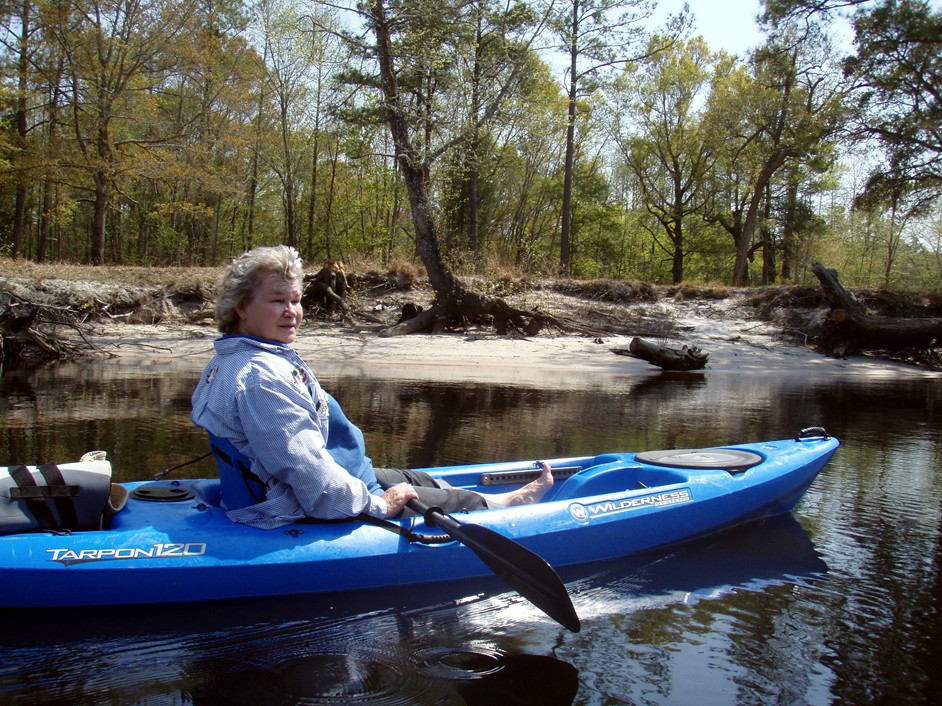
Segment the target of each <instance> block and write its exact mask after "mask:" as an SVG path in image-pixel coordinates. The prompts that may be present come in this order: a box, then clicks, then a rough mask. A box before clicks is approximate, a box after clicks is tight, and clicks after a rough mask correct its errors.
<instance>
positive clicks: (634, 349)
mask: <svg viewBox="0 0 942 706" xmlns="http://www.w3.org/2000/svg"><path fill="white" fill-rule="evenodd" d="M613 352H614V353H616V354H617V355H630V356H633V357H635V358H640V359H641V360H644V361H647V362H648V363H650V364H651V365H656V366H657V367H659V368H661V369H662V370H702V369H703V368H705V367H706V364H707V361H708V360H709V358H710V356H709V354H707V353H704V352H703V351H702V350H700V349H699V348H697V347H696V346H683V347H682V348H668V347H666V346H659V345H657V344H655V343H649V342H648V341H645V340H644V339H641V338H638V337H637V336H636V337H635V338H632V339H631V343H629V344H628V350H627V351H626V350H625V349H624V348H615V349H613Z"/></svg>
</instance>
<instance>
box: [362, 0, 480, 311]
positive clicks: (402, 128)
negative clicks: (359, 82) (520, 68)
mask: <svg viewBox="0 0 942 706" xmlns="http://www.w3.org/2000/svg"><path fill="white" fill-rule="evenodd" d="M373 22H374V31H375V33H376V48H377V54H378V58H379V70H380V84H381V87H382V91H383V98H384V104H385V107H386V120H387V122H388V124H389V129H390V132H391V134H392V138H393V144H394V145H395V147H396V159H397V161H398V164H399V169H400V170H401V172H402V176H403V180H404V181H405V184H406V191H407V193H408V194H409V204H410V206H411V209H412V225H413V227H414V228H415V239H416V251H417V252H418V255H419V258H420V259H421V260H422V264H423V265H425V269H426V271H427V272H428V278H429V284H431V285H432V288H433V289H434V290H435V293H436V294H437V297H438V298H439V299H446V298H450V297H454V296H456V295H458V294H459V293H463V291H464V290H463V287H462V286H461V284H460V283H459V282H458V280H457V279H456V278H455V276H454V275H453V274H452V273H451V270H449V268H448V266H447V265H446V264H445V260H444V258H443V257H442V252H441V247H440V246H439V243H438V234H437V232H436V226H435V220H434V218H433V216H432V208H431V201H430V199H429V195H428V188H427V185H426V172H425V166H424V165H423V164H421V162H420V159H419V156H418V154H417V153H416V151H415V149H414V148H413V146H412V142H411V140H410V139H409V127H408V125H407V124H406V119H405V115H404V109H403V108H402V105H401V100H400V95H399V86H398V82H397V80H396V71H395V67H394V66H393V48H392V36H391V30H390V27H389V23H388V21H387V19H386V7H385V5H384V2H383V0H374V2H373Z"/></svg>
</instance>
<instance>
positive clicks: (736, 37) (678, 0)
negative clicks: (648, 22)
mask: <svg viewBox="0 0 942 706" xmlns="http://www.w3.org/2000/svg"><path fill="white" fill-rule="evenodd" d="M687 2H688V4H689V5H690V12H691V13H692V14H693V22H694V25H693V34H694V35H697V34H702V35H703V37H704V39H706V42H707V45H708V46H709V47H710V49H713V50H718V49H725V50H726V51H728V52H729V53H731V54H736V55H738V56H739V57H744V56H745V54H746V52H747V51H748V50H749V49H752V48H753V47H755V46H756V45H758V44H759V42H760V41H761V39H762V35H761V34H760V33H759V29H758V27H757V25H756V20H755V18H756V15H758V14H759V9H760V8H759V5H760V3H759V0H687ZM683 5H684V0H660V1H659V2H658V9H657V13H656V17H657V18H660V19H662V18H664V17H666V16H667V15H668V14H673V13H677V12H680V10H681V8H682V7H683Z"/></svg>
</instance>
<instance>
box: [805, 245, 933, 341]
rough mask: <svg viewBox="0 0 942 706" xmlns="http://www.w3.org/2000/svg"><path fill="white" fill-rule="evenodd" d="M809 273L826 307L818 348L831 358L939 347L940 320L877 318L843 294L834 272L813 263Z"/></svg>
mask: <svg viewBox="0 0 942 706" xmlns="http://www.w3.org/2000/svg"><path fill="white" fill-rule="evenodd" d="M811 271H812V272H813V273H814V275H815V277H817V278H818V281H819V282H820V283H821V288H822V289H823V290H824V296H825V298H826V300H827V302H828V305H829V306H830V312H829V314H828V317H827V320H826V321H825V322H824V325H823V327H822V333H821V337H820V340H819V348H820V349H821V350H822V351H823V352H824V353H825V354H826V355H829V356H831V357H834V358H843V357H844V356H847V355H851V354H853V353H860V352H862V351H868V350H869V351H879V350H884V351H900V350H905V349H909V348H914V349H922V350H927V349H930V348H935V347H938V346H939V345H940V344H942V318H898V317H888V316H877V315H873V314H870V313H869V312H868V311H867V307H866V305H865V304H864V303H863V302H862V301H861V300H860V299H858V298H857V297H856V296H854V294H853V293H851V292H849V291H847V290H846V289H845V288H844V287H843V285H841V283H840V281H839V280H838V276H837V271H835V270H833V269H829V268H827V267H825V266H824V265H822V264H821V263H820V262H816V263H815V264H814V265H812V266H811Z"/></svg>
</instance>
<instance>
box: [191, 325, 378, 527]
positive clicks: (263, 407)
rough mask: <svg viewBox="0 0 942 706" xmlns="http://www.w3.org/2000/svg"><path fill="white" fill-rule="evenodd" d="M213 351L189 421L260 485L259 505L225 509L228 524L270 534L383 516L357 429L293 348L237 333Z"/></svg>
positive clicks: (198, 386)
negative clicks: (305, 521)
mask: <svg viewBox="0 0 942 706" xmlns="http://www.w3.org/2000/svg"><path fill="white" fill-rule="evenodd" d="M214 347H215V350H216V355H215V356H213V359H212V360H210V362H209V363H208V364H207V366H206V369H205V370H204V371H203V375H202V377H201V378H200V381H199V383H198V384H197V386H196V390H195V391H194V392H193V398H192V403H193V412H192V415H191V418H192V420H193V423H194V424H196V425H197V426H198V427H201V428H203V429H206V430H207V431H208V432H210V433H211V434H214V435H216V436H219V437H223V438H225V439H228V440H229V441H230V442H232V444H233V445H234V446H235V447H236V448H237V449H238V450H239V451H240V452H241V453H242V454H243V455H245V456H246V457H247V458H249V459H250V460H251V461H252V472H253V473H254V474H255V475H257V476H258V477H259V478H260V479H261V480H262V482H264V483H265V485H266V486H267V491H266V497H265V500H263V501H262V502H260V503H258V504H256V505H250V506H249V507H245V508H240V509H237V510H230V511H229V512H227V513H226V514H227V515H228V517H229V518H230V519H231V520H233V521H234V522H240V523H242V524H246V525H251V526H253V527H259V528H262V529H272V528H275V527H280V526H282V525H286V524H290V523H291V522H295V521H297V520H300V519H302V518H304V517H316V518H320V519H325V520H333V519H341V518H346V517H353V516H355V515H358V514H360V513H361V512H366V513H367V514H370V515H373V516H375V517H385V516H386V502H385V501H384V500H383V499H382V498H381V497H380V493H381V492H382V491H381V489H380V488H379V484H378V483H377V482H376V476H375V474H374V472H373V467H372V463H371V462H370V459H369V458H367V457H366V455H365V454H364V453H363V451H364V450H363V437H362V434H361V433H360V430H359V429H357V428H356V427H355V426H354V425H353V424H351V423H350V422H349V421H347V419H346V417H345V416H344V415H343V413H342V411H341V410H340V408H339V406H337V405H336V402H335V401H334V400H333V398H332V397H330V395H328V394H327V393H326V392H325V391H324V389H323V388H322V387H321V386H320V384H319V383H318V381H317V378H316V377H314V374H313V373H312V372H311V369H310V368H309V367H308V366H307V364H305V363H304V361H303V360H302V359H301V357H300V356H299V355H298V353H297V351H295V350H294V348H292V347H291V346H288V345H286V344H282V343H277V342H275V341H268V340H264V339H258V338H252V337H249V336H242V335H233V336H223V337H222V338H219V339H217V340H216V341H215V343H214ZM331 407H333V408H334V415H333V417H334V419H333V420H331V414H330V409H331ZM332 425H333V427H334V428H333V429H332ZM330 441H334V442H335V443H334V447H335V449H334V454H333V455H332V453H331V444H330ZM335 456H336V458H335ZM338 461H340V462H338ZM341 463H343V465H341Z"/></svg>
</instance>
